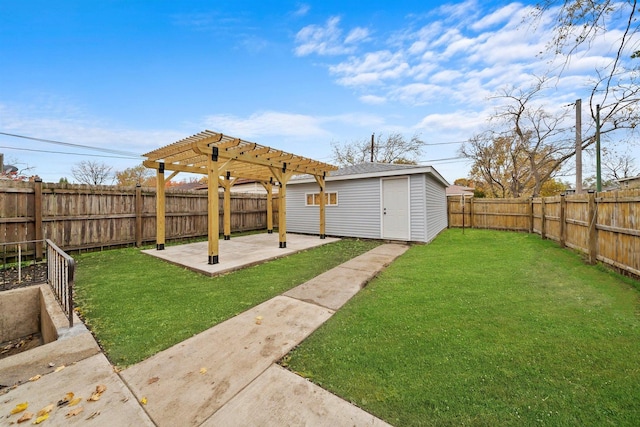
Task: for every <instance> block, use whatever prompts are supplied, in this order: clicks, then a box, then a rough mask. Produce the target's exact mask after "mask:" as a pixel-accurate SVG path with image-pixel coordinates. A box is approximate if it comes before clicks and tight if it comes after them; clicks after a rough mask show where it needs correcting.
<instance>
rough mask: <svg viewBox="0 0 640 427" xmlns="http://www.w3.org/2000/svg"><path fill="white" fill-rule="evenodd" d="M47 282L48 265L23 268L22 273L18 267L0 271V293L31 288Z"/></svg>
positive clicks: (33, 265)
mask: <svg viewBox="0 0 640 427" xmlns="http://www.w3.org/2000/svg"><path fill="white" fill-rule="evenodd" d="M46 281H47V264H46V263H42V264H32V265H28V266H25V267H22V268H21V269H20V271H18V268H16V267H10V268H7V269H4V270H0V291H8V290H9V289H17V288H22V287H25V286H31V285H34V284H36V283H45V282H46Z"/></svg>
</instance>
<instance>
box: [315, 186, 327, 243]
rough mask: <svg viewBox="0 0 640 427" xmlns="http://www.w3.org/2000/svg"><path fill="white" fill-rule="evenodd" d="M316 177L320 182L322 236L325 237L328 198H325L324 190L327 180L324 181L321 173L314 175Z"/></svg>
mask: <svg viewBox="0 0 640 427" xmlns="http://www.w3.org/2000/svg"><path fill="white" fill-rule="evenodd" d="M314 177H315V179H316V182H317V183H318V185H319V186H320V238H321V239H324V238H325V237H326V235H325V218H326V216H325V206H326V204H327V203H326V199H325V194H326V193H325V191H324V187H325V182H324V176H319V175H315V176H314Z"/></svg>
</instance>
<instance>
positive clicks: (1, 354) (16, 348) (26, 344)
mask: <svg viewBox="0 0 640 427" xmlns="http://www.w3.org/2000/svg"><path fill="white" fill-rule="evenodd" d="M42 344H43V343H42V335H41V334H40V333H39V332H36V333H34V334H30V335H27V336H26V337H20V338H16V339H13V340H11V341H7V342H3V343H0V359H4V358H5V357H9V356H13V355H14V354H18V353H22V352H23V351H27V350H31V349H32V348H36V347H38V346H41V345H42Z"/></svg>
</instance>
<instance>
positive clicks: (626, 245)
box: [447, 189, 640, 276]
mask: <svg viewBox="0 0 640 427" xmlns="http://www.w3.org/2000/svg"><path fill="white" fill-rule="evenodd" d="M447 209H448V217H449V227H462V226H465V227H473V228H487V229H494V230H512V231H526V232H529V233H536V234H539V235H540V236H541V237H542V238H543V239H552V240H555V241H557V242H558V243H559V244H560V245H561V246H566V247H570V248H573V249H576V250H579V251H581V252H584V253H585V254H587V256H588V258H589V262H591V263H595V262H596V261H602V262H604V263H606V264H610V265H613V266H615V267H617V268H619V269H621V270H624V271H626V272H628V273H631V274H633V275H635V276H640V190H637V189H634V190H623V191H608V192H603V193H597V194H596V193H589V194H580V195H567V196H555V197H538V198H532V199H475V198H470V197H466V198H463V197H462V196H460V197H458V196H454V197H449V198H448V201H447Z"/></svg>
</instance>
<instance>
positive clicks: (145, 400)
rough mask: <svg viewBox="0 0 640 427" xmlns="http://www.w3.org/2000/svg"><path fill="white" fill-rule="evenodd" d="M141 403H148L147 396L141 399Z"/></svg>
mask: <svg viewBox="0 0 640 427" xmlns="http://www.w3.org/2000/svg"><path fill="white" fill-rule="evenodd" d="M140 403H142V404H143V405H146V404H147V398H146V397H143V398H142V399H140Z"/></svg>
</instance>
